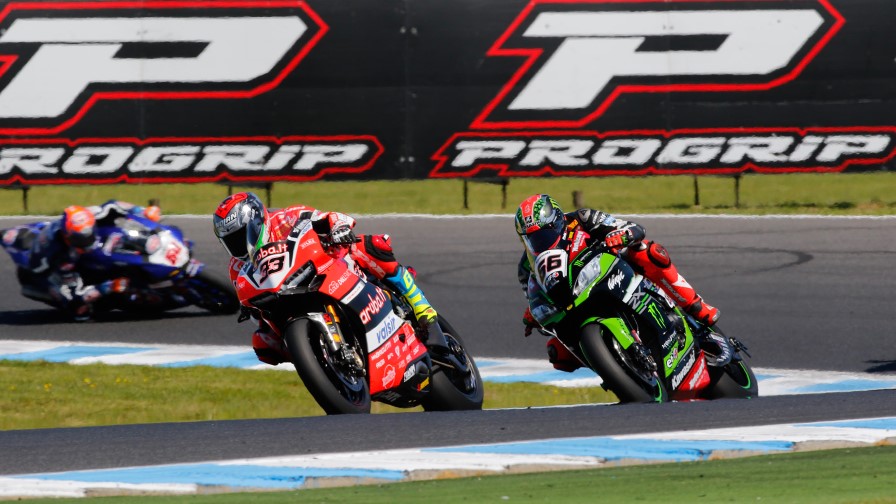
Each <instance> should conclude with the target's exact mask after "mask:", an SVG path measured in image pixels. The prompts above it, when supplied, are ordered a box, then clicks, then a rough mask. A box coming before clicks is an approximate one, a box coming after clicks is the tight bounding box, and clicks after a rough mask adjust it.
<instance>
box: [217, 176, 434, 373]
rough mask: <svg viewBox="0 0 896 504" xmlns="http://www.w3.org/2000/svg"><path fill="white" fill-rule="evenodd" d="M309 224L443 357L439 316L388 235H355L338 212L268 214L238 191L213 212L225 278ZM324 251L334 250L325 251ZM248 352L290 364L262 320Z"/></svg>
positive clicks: (351, 222)
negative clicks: (383, 285)
mask: <svg viewBox="0 0 896 504" xmlns="http://www.w3.org/2000/svg"><path fill="white" fill-rule="evenodd" d="M305 219H310V220H311V224H312V227H313V229H314V231H315V232H316V233H317V234H318V236H320V237H321V241H322V242H324V244H326V245H333V246H337V247H338V246H344V247H349V250H348V255H349V257H350V258H351V259H353V260H354V261H355V263H356V264H358V265H359V266H360V267H361V268H362V269H363V270H364V271H365V272H367V273H369V274H372V275H373V276H374V277H376V278H377V279H379V280H383V281H386V282H389V284H391V285H392V286H394V287H395V288H396V289H398V291H399V292H400V293H401V294H402V296H403V297H404V298H405V299H406V300H407V301H408V303H409V304H410V305H411V306H412V307H413V309H414V315H415V316H416V318H417V320H418V321H419V322H420V325H421V326H422V327H423V328H424V330H425V332H426V333H427V334H426V335H422V336H423V338H421V339H423V340H424V342H425V343H427V346H428V347H429V348H430V349H431V350H435V351H436V352H443V353H447V352H448V344H447V341H446V340H445V336H444V334H443V333H442V330H441V328H439V325H438V323H437V317H438V314H437V313H436V310H435V309H434V308H433V307H432V305H431V304H430V303H429V301H428V300H427V299H426V297H425V296H424V295H423V291H421V290H420V288H419V287H418V286H417V283H416V281H415V279H414V276H415V273H414V271H413V269H410V268H407V267H405V266H402V265H401V264H399V263H398V261H397V260H396V259H395V255H394V252H393V250H392V240H391V238H390V237H389V235H358V236H357V237H356V236H355V234H354V231H352V230H353V228H354V227H355V219H353V218H352V217H350V216H348V215H346V214H343V213H341V212H333V211H328V212H326V211H320V210H318V209H315V208H312V207H309V206H305V205H295V206H290V207H287V208H283V209H277V210H270V211H269V210H268V209H267V208H265V206H264V204H263V203H262V202H261V200H260V199H259V198H258V196H256V195H255V194H253V193H251V192H241V193H237V194H233V195H231V196H228V197H227V198H225V199H224V201H222V202H221V204H220V205H218V208H217V210H215V213H214V216H213V221H214V229H215V236H217V237H218V240H219V241H220V242H221V245H223V246H224V249H225V250H226V251H227V253H228V254H230V256H231V261H230V278H231V280H232V281H234V282H235V281H236V279H237V277H239V272H240V270H241V269H242V267H243V265H244V264H245V262H246V261H248V260H249V258H250V257H251V255H252V254H253V253H254V252H255V250H257V249H258V248H259V247H261V246H262V245H264V244H266V243H270V242H273V241H279V240H283V239H285V237H286V236H287V235H288V234H289V232H290V231H291V230H292V229H293V227H294V226H295V225H296V223H298V222H299V221H301V220H305ZM327 249H328V250H334V249H332V248H331V247H327ZM252 348H253V349H254V350H255V355H256V356H257V357H258V360H260V361H262V362H264V363H266V364H271V365H277V364H280V363H282V362H290V361H291V360H292V358H291V356H290V354H289V351H288V350H287V348H286V345H285V344H284V342H283V338H282V337H281V336H280V335H279V334H277V332H276V331H275V330H274V329H273V328H271V327H270V326H269V325H268V324H266V323H265V322H264V321H261V320H259V327H258V329H256V330H255V332H254V333H253V334H252Z"/></svg>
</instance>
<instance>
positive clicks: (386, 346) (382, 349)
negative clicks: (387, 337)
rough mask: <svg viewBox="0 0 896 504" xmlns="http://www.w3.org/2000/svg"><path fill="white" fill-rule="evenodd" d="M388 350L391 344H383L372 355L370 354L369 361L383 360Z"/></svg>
mask: <svg viewBox="0 0 896 504" xmlns="http://www.w3.org/2000/svg"><path fill="white" fill-rule="evenodd" d="M390 348H392V342H391V341H387V342H386V343H384V344H383V346H382V347H380V348H377V349H376V351H374V352H373V353H372V354H370V358H371V360H375V359H380V358H383V356H384V355H385V354H386V352H388V351H389V349H390Z"/></svg>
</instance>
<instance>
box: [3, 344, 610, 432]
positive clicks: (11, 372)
mask: <svg viewBox="0 0 896 504" xmlns="http://www.w3.org/2000/svg"><path fill="white" fill-rule="evenodd" d="M615 401H616V399H615V396H613V395H612V394H610V393H607V392H604V391H603V390H602V389H600V388H599V387H591V388H558V387H549V386H543V385H538V384H522V383H519V384H496V383H495V384H493V383H489V384H487V386H486V388H485V401H484V407H485V408H511V407H527V406H543V405H551V404H583V403H597V402H615ZM0 411H2V412H3V414H2V415H0V430H11V429H39V428H53V427H81V426H92V425H114V424H135V423H153V422H189V421H200V420H232V419H242V418H263V417H266V418H283V417H304V416H314V415H322V414H323V411H322V410H321V409H320V407H319V406H318V405H317V403H315V402H314V399H312V397H311V395H310V394H309V393H308V391H307V390H306V389H305V387H304V386H303V385H302V383H301V382H300V381H299V378H298V376H297V375H296V374H295V373H293V372H285V371H277V370H270V371H252V370H241V369H229V368H228V369H224V368H212V367H205V366H198V367H190V368H165V367H148V366H108V365H103V364H91V365H84V366H81V365H77V366H76V365H70V364H59V363H47V362H16V361H0ZM373 411H374V413H393V412H401V411H421V409H420V408H416V409H412V410H404V409H398V408H393V407H390V406H386V405H383V404H380V403H374V408H373Z"/></svg>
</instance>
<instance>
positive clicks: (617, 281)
mask: <svg viewBox="0 0 896 504" xmlns="http://www.w3.org/2000/svg"><path fill="white" fill-rule="evenodd" d="M624 279H625V273H623V272H622V271H619V272H617V273H616V274H615V275H613V276H611V277H610V279H609V280H607V287H609V288H611V289H615V288H617V287H619V286H620V285H622V280H624Z"/></svg>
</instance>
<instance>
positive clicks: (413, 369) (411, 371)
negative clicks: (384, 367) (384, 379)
mask: <svg viewBox="0 0 896 504" xmlns="http://www.w3.org/2000/svg"><path fill="white" fill-rule="evenodd" d="M415 376H417V366H410V367H408V368H407V370H405V372H404V377H403V379H402V381H403V382H406V381H408V380H410V379H411V378H413V377H415Z"/></svg>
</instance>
